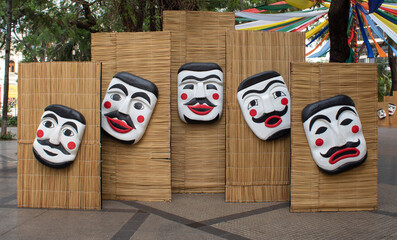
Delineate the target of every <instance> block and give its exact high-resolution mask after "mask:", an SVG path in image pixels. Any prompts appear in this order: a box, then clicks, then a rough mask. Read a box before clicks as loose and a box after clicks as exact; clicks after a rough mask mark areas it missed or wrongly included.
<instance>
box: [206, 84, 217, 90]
mask: <svg viewBox="0 0 397 240" xmlns="http://www.w3.org/2000/svg"><path fill="white" fill-rule="evenodd" d="M206 88H207V90H210V89H213V90H218V89H217V88H216V86H215V85H214V84H208V85H207V87H206Z"/></svg>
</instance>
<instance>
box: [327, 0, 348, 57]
mask: <svg viewBox="0 0 397 240" xmlns="http://www.w3.org/2000/svg"><path fill="white" fill-rule="evenodd" d="M349 8H350V1H349V0H333V1H332V2H331V7H330V8H329V12H328V19H329V36H330V41H331V49H330V59H329V61H330V62H345V61H346V59H348V58H349V55H350V48H349V45H348V43H347V42H348V37H347V27H348V24H349Z"/></svg>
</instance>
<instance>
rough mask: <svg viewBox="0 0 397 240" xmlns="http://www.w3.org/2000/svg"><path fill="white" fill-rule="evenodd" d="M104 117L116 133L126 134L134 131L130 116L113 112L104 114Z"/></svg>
mask: <svg viewBox="0 0 397 240" xmlns="http://www.w3.org/2000/svg"><path fill="white" fill-rule="evenodd" d="M105 116H106V120H107V122H108V123H109V125H110V127H111V128H112V129H113V130H114V131H116V132H118V133H128V132H130V131H132V130H134V129H135V126H134V123H133V122H132V120H131V118H130V116H128V115H126V114H123V113H120V112H119V111H113V112H110V113H107V114H105Z"/></svg>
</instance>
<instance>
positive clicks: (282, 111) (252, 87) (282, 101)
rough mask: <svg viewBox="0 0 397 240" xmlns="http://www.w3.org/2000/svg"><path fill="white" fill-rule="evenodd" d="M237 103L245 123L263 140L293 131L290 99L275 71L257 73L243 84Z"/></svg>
mask: <svg viewBox="0 0 397 240" xmlns="http://www.w3.org/2000/svg"><path fill="white" fill-rule="evenodd" d="M237 100H238V103H239V105H240V108H241V112H242V113H243V116H244V119H245V122H246V123H247V124H248V126H249V127H250V128H251V130H252V132H253V133H254V134H255V135H256V136H257V137H258V138H260V139H262V140H272V139H276V138H279V137H281V136H283V135H285V134H287V133H288V132H289V130H290V125H291V123H290V105H289V102H290V96H289V93H288V89H287V85H285V82H284V79H283V78H282V77H281V75H280V74H279V73H277V72H275V71H267V72H262V73H259V74H256V75H254V76H251V77H249V78H247V79H245V80H244V81H243V82H241V83H240V85H239V87H238V90H237Z"/></svg>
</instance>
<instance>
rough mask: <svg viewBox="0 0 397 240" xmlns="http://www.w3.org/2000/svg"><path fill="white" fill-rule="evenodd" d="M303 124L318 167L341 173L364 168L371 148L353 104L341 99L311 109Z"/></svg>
mask: <svg viewBox="0 0 397 240" xmlns="http://www.w3.org/2000/svg"><path fill="white" fill-rule="evenodd" d="M302 122H303V127H304V130H305V134H306V138H307V141H308V143H309V146H310V150H311V153H312V156H313V159H314V161H315V162H316V164H317V166H318V167H319V168H320V169H321V170H323V171H324V172H327V173H331V174H333V173H340V172H344V171H346V170H349V169H351V168H354V167H357V166H359V165H360V164H362V163H363V162H364V161H365V159H366V158H367V146H366V142H365V138H364V135H363V132H362V126H361V122H360V118H359V116H358V113H357V110H356V108H355V105H354V102H353V100H352V99H351V98H350V97H348V96H346V95H338V96H335V97H332V98H329V99H325V100H322V101H319V102H316V103H313V104H309V105H307V106H306V107H305V108H304V109H303V111H302Z"/></svg>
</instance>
